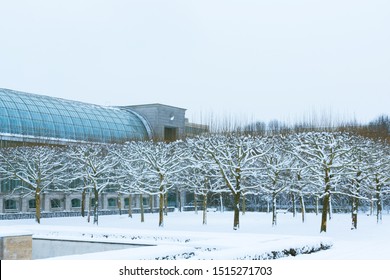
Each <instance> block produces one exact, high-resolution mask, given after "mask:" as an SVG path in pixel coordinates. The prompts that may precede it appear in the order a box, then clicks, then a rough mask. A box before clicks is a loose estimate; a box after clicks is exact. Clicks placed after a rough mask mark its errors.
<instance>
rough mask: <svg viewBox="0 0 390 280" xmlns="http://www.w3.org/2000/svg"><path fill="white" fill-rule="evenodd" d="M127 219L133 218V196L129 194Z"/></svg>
mask: <svg viewBox="0 0 390 280" xmlns="http://www.w3.org/2000/svg"><path fill="white" fill-rule="evenodd" d="M128 214H129V218H133V196H132V195H131V194H129V212H128Z"/></svg>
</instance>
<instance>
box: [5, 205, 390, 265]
mask: <svg viewBox="0 0 390 280" xmlns="http://www.w3.org/2000/svg"><path fill="white" fill-rule="evenodd" d="M240 219H241V220H240V229H239V230H237V231H234V230H233V229H232V228H233V213H232V212H224V213H220V212H209V213H208V224H207V225H202V213H201V212H199V214H195V213H194V212H183V213H179V212H175V213H169V214H168V216H167V217H165V224H164V227H163V228H160V227H158V214H146V216H145V222H144V223H141V222H140V217H139V215H137V214H135V215H133V218H129V217H127V215H121V216H120V215H117V216H100V217H99V226H96V225H93V224H91V223H87V221H86V218H81V217H76V218H51V219H42V220H41V224H40V225H38V224H36V223H35V221H34V220H7V221H0V231H5V230H8V231H9V230H10V229H12V230H15V231H16V230H23V231H30V232H33V234H34V237H43V238H52V239H67V240H95V241H106V242H107V241H109V242H123V243H132V244H146V245H157V246H147V247H141V248H130V249H122V250H115V251H106V252H100V253H91V254H84V255H71V256H63V257H58V258H57V259H91V260H96V259H109V260H118V259H123V260H128V259H165V258H166V259H183V258H185V259H188V258H190V259H231V260H232V259H253V258H258V259H272V258H278V257H285V256H287V259H289V260H291V259H300V260H311V259H316V260H339V259H340V260H357V259H365V260H376V259H382V260H389V259H390V215H384V216H383V221H382V223H381V224H377V223H376V218H375V217H373V216H367V215H363V214H361V215H360V216H359V221H358V230H351V229H350V228H351V226H350V224H351V223H350V215H349V214H333V217H332V220H330V221H329V224H328V231H327V232H326V233H322V234H320V233H319V231H320V216H316V215H315V214H307V216H306V222H305V223H302V222H301V220H300V216H299V215H298V216H297V217H295V218H293V217H292V214H291V213H286V214H283V213H281V214H278V224H277V226H276V227H272V226H271V214H267V213H251V212H247V213H246V214H245V215H241V217H240ZM327 247H330V248H329V249H327V250H322V249H324V248H327ZM35 249H36V248H34V250H35ZM320 249H321V250H320ZM317 250H320V251H318V252H315V253H311V254H307V253H309V252H311V251H317Z"/></svg>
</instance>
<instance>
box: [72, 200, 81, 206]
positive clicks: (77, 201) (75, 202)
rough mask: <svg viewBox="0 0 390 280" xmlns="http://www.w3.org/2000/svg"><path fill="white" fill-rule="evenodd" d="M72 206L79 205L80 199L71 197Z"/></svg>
mask: <svg viewBox="0 0 390 280" xmlns="http://www.w3.org/2000/svg"><path fill="white" fill-rule="evenodd" d="M72 207H74V208H77V207H81V200H80V199H78V198H73V199H72Z"/></svg>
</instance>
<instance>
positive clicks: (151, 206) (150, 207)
mask: <svg viewBox="0 0 390 280" xmlns="http://www.w3.org/2000/svg"><path fill="white" fill-rule="evenodd" d="M153 207H154V205H153V195H149V209H150V213H153Z"/></svg>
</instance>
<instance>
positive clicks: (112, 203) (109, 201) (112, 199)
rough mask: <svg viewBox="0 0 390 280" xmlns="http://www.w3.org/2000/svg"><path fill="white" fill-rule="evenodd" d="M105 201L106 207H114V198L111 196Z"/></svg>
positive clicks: (115, 203) (115, 202)
mask: <svg viewBox="0 0 390 280" xmlns="http://www.w3.org/2000/svg"><path fill="white" fill-rule="evenodd" d="M107 202H108V207H116V206H117V200H116V198H113V197H111V198H109V199H108V200H107Z"/></svg>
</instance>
